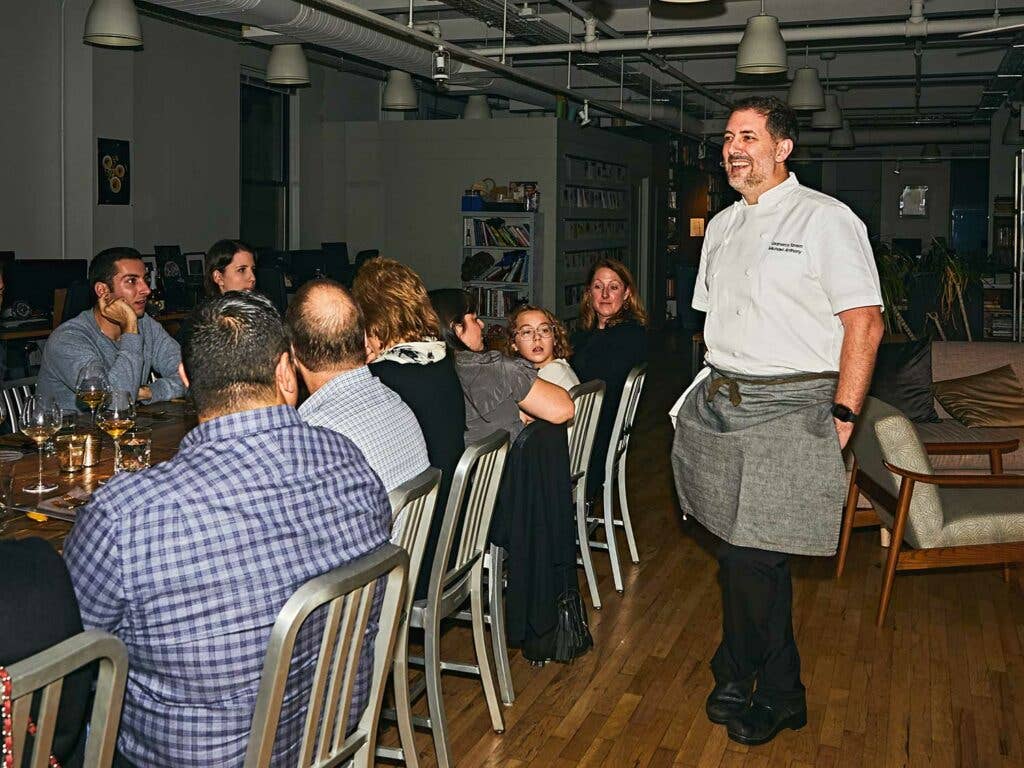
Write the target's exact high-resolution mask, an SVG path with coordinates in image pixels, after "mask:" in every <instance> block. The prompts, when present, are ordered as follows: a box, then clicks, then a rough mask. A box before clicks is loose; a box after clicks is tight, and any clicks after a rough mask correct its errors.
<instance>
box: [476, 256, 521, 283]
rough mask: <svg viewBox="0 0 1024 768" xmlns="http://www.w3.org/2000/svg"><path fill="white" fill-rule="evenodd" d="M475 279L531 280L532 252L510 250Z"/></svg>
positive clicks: (496, 281) (501, 280)
mask: <svg viewBox="0 0 1024 768" xmlns="http://www.w3.org/2000/svg"><path fill="white" fill-rule="evenodd" d="M474 279H475V280H485V281H487V282H493V283H499V282H510V283H525V282H529V279H530V254H529V253H528V252H527V251H508V252H507V253H505V254H504V255H503V256H502V257H501V259H499V260H498V261H497V262H496V263H495V264H494V265H493V266H491V267H489V268H488V269H486V270H484V271H483V272H482V273H480V275H479V276H477V277H476V278H474Z"/></svg>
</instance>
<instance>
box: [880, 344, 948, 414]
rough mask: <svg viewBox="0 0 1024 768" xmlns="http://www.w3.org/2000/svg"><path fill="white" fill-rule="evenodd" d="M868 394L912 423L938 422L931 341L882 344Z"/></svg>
mask: <svg viewBox="0 0 1024 768" xmlns="http://www.w3.org/2000/svg"><path fill="white" fill-rule="evenodd" d="M869 394H870V395H871V396H872V397H877V398H878V399H879V400H881V401H882V402H884V403H888V404H889V405H891V406H893V407H895V408H898V409H899V410H900V411H902V412H903V415H905V416H906V417H907V418H908V419H910V420H911V421H914V422H928V421H938V420H939V416H938V414H937V413H936V412H935V405H934V402H933V395H932V346H931V341H930V340H929V339H919V340H918V341H908V342H905V343H900V344H882V345H881V346H880V347H879V348H878V358H877V360H876V361H875V371H874V374H873V375H872V377H871V391H870V393H869Z"/></svg>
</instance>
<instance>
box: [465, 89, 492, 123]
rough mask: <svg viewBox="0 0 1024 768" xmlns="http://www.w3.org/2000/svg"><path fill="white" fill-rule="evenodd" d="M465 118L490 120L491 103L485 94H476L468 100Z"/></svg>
mask: <svg viewBox="0 0 1024 768" xmlns="http://www.w3.org/2000/svg"><path fill="white" fill-rule="evenodd" d="M462 119H463V120H490V119H491V105H490V104H488V103H487V96H486V95H485V94H474V95H472V96H470V97H469V100H468V101H467V102H466V108H465V110H463V112H462Z"/></svg>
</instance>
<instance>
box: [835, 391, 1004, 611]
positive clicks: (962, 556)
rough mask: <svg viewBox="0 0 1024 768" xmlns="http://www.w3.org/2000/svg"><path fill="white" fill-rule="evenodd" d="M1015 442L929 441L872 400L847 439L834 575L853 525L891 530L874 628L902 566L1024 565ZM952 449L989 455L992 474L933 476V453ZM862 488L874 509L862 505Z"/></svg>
mask: <svg viewBox="0 0 1024 768" xmlns="http://www.w3.org/2000/svg"><path fill="white" fill-rule="evenodd" d="M1018 442H1019V441H1017V440H1005V441H1000V442H984V443H983V442H972V443H928V444H924V443H922V442H921V441H920V439H919V438H918V436H917V432H916V431H915V430H914V426H913V424H911V423H910V421H909V420H908V419H907V418H906V417H905V416H904V415H903V414H902V413H900V412H899V411H898V410H897V409H895V408H893V407H892V406H889V405H887V404H886V403H883V402H882V401H880V400H876V399H874V398H870V397H869V398H868V399H867V401H866V402H865V404H864V408H863V412H862V414H861V418H860V423H859V424H858V427H857V431H856V432H855V433H854V435H853V438H852V439H851V441H850V443H851V448H852V451H853V455H854V465H853V472H852V474H851V477H850V490H849V493H848V495H847V498H846V508H845V512H844V516H843V526H842V532H841V534H840V539H839V558H838V563H837V566H836V578H839V577H840V576H842V574H843V569H844V568H845V566H846V555H847V550H848V549H849V546H850V534H851V532H852V530H853V528H854V527H861V526H866V525H879V524H881V525H884V526H885V527H887V528H890V529H891V530H892V532H893V536H892V543H891V544H890V547H889V556H888V560H887V561H886V565H885V574H884V579H883V581H882V595H881V599H880V600H879V604H878V615H877V618H876V625H877V626H881V625H882V622H883V621H884V620H885V614H886V610H887V609H888V606H889V599H890V597H891V595H892V588H893V582H894V580H895V577H896V572H897V571H908V570H922V569H926V568H954V567H960V566H964V565H995V564H1003V565H1004V567H1005V566H1006V565H1007V564H1008V563H1019V562H1024V475H1004V474H1003V473H1002V472H1003V466H1002V456H1003V454H1004V453H1008V452H1011V451H1014V450H1016V449H1017V447H1018ZM953 453H960V454H963V453H981V454H988V456H989V464H990V469H991V474H989V475H966V474H956V475H953V474H949V475H937V474H935V473H934V472H933V470H932V466H931V462H930V461H929V459H928V456H929V454H932V455H935V454H953ZM861 493H863V494H864V495H865V496H867V497H868V499H869V500H870V501H871V504H872V506H873V507H874V512H871V511H870V510H863V509H861V510H858V509H857V501H858V499H859V498H860V494H861ZM1004 575H1005V574H1004Z"/></svg>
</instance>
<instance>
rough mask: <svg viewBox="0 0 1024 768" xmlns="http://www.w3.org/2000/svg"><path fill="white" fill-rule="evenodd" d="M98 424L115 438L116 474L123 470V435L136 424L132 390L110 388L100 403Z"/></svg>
mask: <svg viewBox="0 0 1024 768" xmlns="http://www.w3.org/2000/svg"><path fill="white" fill-rule="evenodd" d="M96 424H97V426H99V428H100V429H102V430H103V431H104V432H106V433H107V434H108V435H110V437H111V438H113V440H114V474H115V475H116V474H117V473H118V472H120V471H121V435H123V434H124V433H125V432H127V431H128V430H129V429H131V428H132V427H134V426H135V397H134V394H133V393H132V392H126V391H124V390H117V389H113V390H109V391H108V392H107V393H106V394H105V395H104V397H103V402H102V403H101V404H100V408H99V413H98V419H97V421H96Z"/></svg>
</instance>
